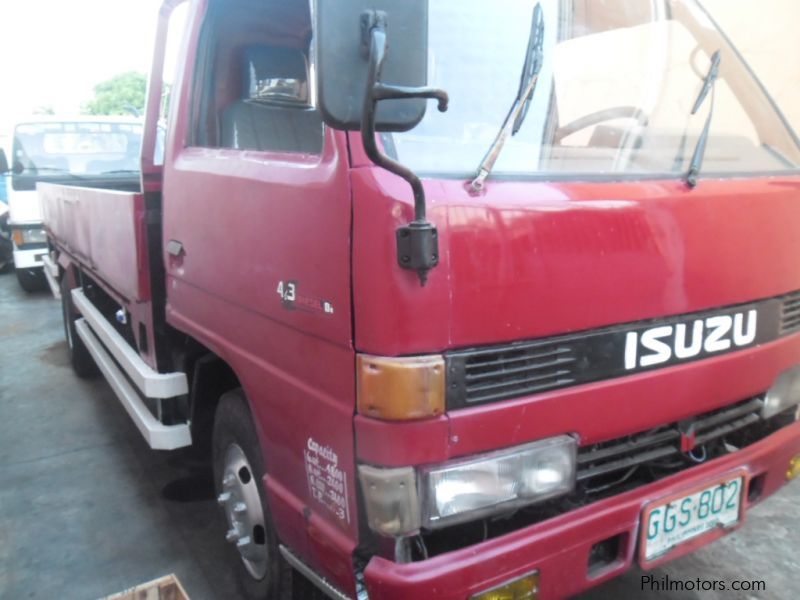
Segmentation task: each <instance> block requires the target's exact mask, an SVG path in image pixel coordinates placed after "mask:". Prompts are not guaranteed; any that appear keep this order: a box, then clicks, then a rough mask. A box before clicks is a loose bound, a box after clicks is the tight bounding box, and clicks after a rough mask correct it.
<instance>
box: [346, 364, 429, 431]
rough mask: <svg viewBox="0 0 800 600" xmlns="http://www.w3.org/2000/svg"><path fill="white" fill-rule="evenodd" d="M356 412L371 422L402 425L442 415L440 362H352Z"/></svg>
mask: <svg viewBox="0 0 800 600" xmlns="http://www.w3.org/2000/svg"><path fill="white" fill-rule="evenodd" d="M356 371H357V377H356V384H357V387H358V389H357V395H358V412H359V414H362V415H364V416H367V417H372V418H374V419H384V420H387V421H404V420H411V419H425V418H430V417H437V416H439V415H441V414H442V413H444V358H443V357H442V356H439V355H433V356H410V357H401V358H389V357H384V356H370V355H368V354H359V355H358V357H357V358H356Z"/></svg>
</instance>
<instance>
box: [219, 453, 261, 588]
mask: <svg viewBox="0 0 800 600" xmlns="http://www.w3.org/2000/svg"><path fill="white" fill-rule="evenodd" d="M221 488H222V493H221V494H220V495H219V497H218V498H217V502H219V504H220V506H222V508H223V510H224V511H225V516H226V517H227V519H228V533H226V534H225V539H226V540H228V542H230V543H232V544H235V545H236V549H237V550H238V551H239V554H240V555H241V557H242V562H243V563H244V566H245V568H246V569H247V571H248V572H249V573H250V575H252V576H253V578H255V579H263V578H264V576H265V575H266V574H267V564H268V561H269V551H268V550H267V540H266V529H265V526H264V510H263V509H262V507H261V496H260V495H259V494H258V482H257V481H256V479H255V477H254V476H253V470H252V468H250V463H249V462H248V461H247V457H246V456H245V455H244V452H243V451H242V449H241V448H240V447H239V446H238V445H237V444H231V445H230V446H229V447H228V449H227V450H226V451H225V463H224V468H223V471H222V486H221Z"/></svg>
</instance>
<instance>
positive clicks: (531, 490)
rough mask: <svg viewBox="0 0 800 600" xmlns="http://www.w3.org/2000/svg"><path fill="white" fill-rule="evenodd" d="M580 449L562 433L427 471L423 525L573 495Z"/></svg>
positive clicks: (423, 488) (437, 524)
mask: <svg viewBox="0 0 800 600" xmlns="http://www.w3.org/2000/svg"><path fill="white" fill-rule="evenodd" d="M577 446H578V444H577V442H576V440H575V439H573V438H571V437H570V436H567V435H562V436H558V437H554V438H549V439H546V440H541V441H538V442H533V443H532V444H526V445H524V446H518V447H516V448H514V449H512V450H503V451H500V452H492V453H490V454H485V455H482V456H479V457H477V458H472V459H467V460H463V461H458V462H451V463H446V464H444V465H439V466H436V467H429V468H425V469H423V470H422V471H421V472H420V476H419V478H420V483H419V488H420V494H421V496H422V503H423V504H422V506H423V510H422V525H423V527H428V528H431V529H432V528H437V527H444V526H446V525H450V524H452V523H457V522H461V521H467V520H472V519H476V518H478V517H480V516H483V515H486V514H490V513H496V512H501V511H505V510H509V509H513V508H516V507H519V506H524V505H527V504H533V503H536V502H541V501H542V500H546V499H548V498H553V497H554V496H561V495H563V494H566V493H569V492H570V491H571V490H572V489H573V487H574V486H575V458H576V453H577Z"/></svg>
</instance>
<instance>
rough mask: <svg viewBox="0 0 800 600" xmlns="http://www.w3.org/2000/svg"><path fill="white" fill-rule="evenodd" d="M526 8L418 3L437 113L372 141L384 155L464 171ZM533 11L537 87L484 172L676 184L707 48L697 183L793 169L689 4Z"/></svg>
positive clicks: (488, 119) (514, 53) (516, 59)
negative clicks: (704, 139)
mask: <svg viewBox="0 0 800 600" xmlns="http://www.w3.org/2000/svg"><path fill="white" fill-rule="evenodd" d="M536 4H537V2H535V1H534V0H502V1H501V2H497V3H489V2H485V1H484V0H434V1H433V2H431V3H430V16H429V30H430V42H429V48H430V64H429V78H428V79H429V83H430V85H432V86H434V87H441V88H444V89H445V90H447V92H448V93H449V95H450V109H449V110H448V111H447V112H446V113H439V112H437V111H434V110H429V111H427V113H426V115H425V118H424V119H423V121H422V123H421V124H420V125H419V126H418V127H416V128H415V129H413V130H411V131H409V132H406V133H399V134H386V135H384V138H383V141H384V145H385V146H386V148H387V151H389V152H390V153H393V154H395V156H396V158H398V159H399V160H401V161H402V162H403V163H405V164H406V165H408V166H409V167H411V168H412V169H414V170H415V171H417V172H419V173H422V174H427V175H433V174H435V175H444V176H458V177H465V178H469V177H474V176H475V175H476V173H477V169H478V165H480V163H481V160H482V159H483V157H484V155H485V154H486V152H487V149H488V148H489V147H490V146H491V145H492V142H493V140H494V139H495V137H496V136H497V133H498V130H499V128H500V127H501V126H502V124H503V120H504V118H505V117H506V115H507V114H508V111H509V107H510V106H511V105H512V103H513V101H514V99H515V97H516V95H517V93H518V90H519V85H520V73H521V72H522V69H523V63H524V61H525V55H526V48H527V46H528V42H529V38H530V28H531V25H530V24H531V16H532V11H533V10H534V7H535V6H536ZM539 4H540V5H541V7H542V10H543V13H544V40H543V48H542V55H543V63H542V67H541V72H540V73H539V80H538V83H537V85H536V89H535V91H534V93H533V96H532V98H531V100H530V106H529V109H528V114H527V117H526V119H525V120H524V122H523V124H522V126H521V128H520V129H519V131H518V132H517V133H516V134H515V135H514V136H513V137H510V138H509V139H508V140H507V141H506V143H505V145H504V147H503V149H502V152H501V153H500V155H499V158H498V160H497V162H496V164H495V166H494V169H493V171H492V175H491V176H492V177H493V178H494V177H498V178H502V177H503V176H506V177H520V176H542V177H548V176H549V177H552V176H559V177H564V176H569V175H573V176H586V175H589V176H610V177H619V176H621V175H622V176H624V175H631V176H642V175H659V176H681V175H682V174H684V173H685V172H686V171H687V169H688V168H689V163H690V161H691V157H692V153H693V149H694V147H695V145H696V143H697V140H698V138H699V136H700V135H701V133H702V130H703V126H704V124H705V120H706V117H707V115H708V111H709V110H710V103H705V104H704V105H703V107H702V108H701V109H700V110H699V111H698V112H697V114H695V115H692V114H691V112H692V107H693V104H694V102H695V100H696V99H697V97H698V92H699V91H700V89H701V88H702V86H703V79H704V78H705V77H706V74H707V73H708V71H709V66H710V59H711V56H712V55H713V54H714V52H716V51H717V50H719V51H720V55H721V57H722V60H721V67H720V73H719V79H718V80H717V82H716V96H715V104H714V114H713V120H712V122H711V126H710V134H709V138H708V146H707V149H706V153H705V161H704V166H703V176H713V175H717V176H721V175H725V174H742V173H773V172H780V171H792V170H796V169H798V168H800V146H798V141H797V138H796V137H795V135H794V134H793V133H792V132H791V130H790V129H789V128H788V126H787V124H786V123H785V121H784V120H783V119H782V117H781V116H780V114H779V113H778V111H777V110H776V109H775V107H774V105H773V104H772V102H771V101H770V99H769V97H768V96H767V95H766V93H765V92H764V90H763V88H762V87H761V86H760V84H759V83H758V81H757V80H756V79H755V78H754V76H753V75H752V73H751V72H750V71H749V69H748V68H747V67H746V66H745V65H744V63H743V62H742V60H741V59H740V57H739V56H738V55H737V53H736V52H735V50H734V49H733V48H732V47H731V46H730V44H729V43H728V42H727V41H726V39H725V38H724V36H723V35H722V34H721V33H720V32H719V31H718V30H717V29H716V27H715V26H714V24H713V22H712V21H711V20H710V18H709V17H708V16H707V14H706V13H705V12H704V11H703V10H702V9H701V8H700V7H699V5H698V4H697V3H696V2H695V1H694V0H685V1H678V0H675V1H670V0H651V1H648V2H644V1H642V0H604V1H603V2H597V1H596V0H541V2H539ZM501 7H502V9H501Z"/></svg>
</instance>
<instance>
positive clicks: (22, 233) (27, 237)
mask: <svg viewBox="0 0 800 600" xmlns="http://www.w3.org/2000/svg"><path fill="white" fill-rule="evenodd" d="M12 237H13V238H14V243H15V244H16V245H17V246H24V245H25V244H44V243H45V242H47V233H46V232H45V230H44V229H14V231H13V232H12Z"/></svg>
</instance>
